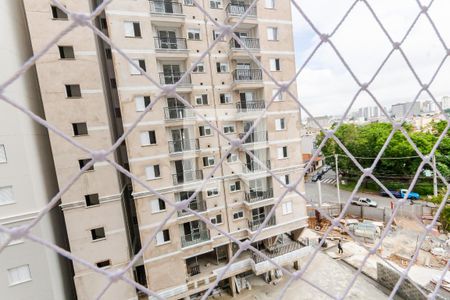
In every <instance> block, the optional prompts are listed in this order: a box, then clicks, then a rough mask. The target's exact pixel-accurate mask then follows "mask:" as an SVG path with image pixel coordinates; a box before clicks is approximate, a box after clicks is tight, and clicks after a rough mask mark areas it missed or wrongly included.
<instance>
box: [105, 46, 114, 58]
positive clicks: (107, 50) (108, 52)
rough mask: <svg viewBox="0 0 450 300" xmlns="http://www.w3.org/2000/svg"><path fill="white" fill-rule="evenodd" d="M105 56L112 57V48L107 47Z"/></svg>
mask: <svg viewBox="0 0 450 300" xmlns="http://www.w3.org/2000/svg"><path fill="white" fill-rule="evenodd" d="M105 56H106V59H112V52H111V49H110V48H106V49H105Z"/></svg>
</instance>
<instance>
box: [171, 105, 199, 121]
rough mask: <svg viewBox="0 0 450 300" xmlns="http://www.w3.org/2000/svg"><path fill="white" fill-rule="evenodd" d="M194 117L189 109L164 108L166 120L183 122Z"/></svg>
mask: <svg viewBox="0 0 450 300" xmlns="http://www.w3.org/2000/svg"><path fill="white" fill-rule="evenodd" d="M194 117H195V114H194V112H193V111H192V110H191V109H190V108H185V107H164V118H165V119H166V120H183V119H188V118H194Z"/></svg>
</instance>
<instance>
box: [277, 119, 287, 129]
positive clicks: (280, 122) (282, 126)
mask: <svg viewBox="0 0 450 300" xmlns="http://www.w3.org/2000/svg"><path fill="white" fill-rule="evenodd" d="M286 127H287V126H286V119H285V118H279V119H275V130H276V131H284V130H286V129H287V128H286Z"/></svg>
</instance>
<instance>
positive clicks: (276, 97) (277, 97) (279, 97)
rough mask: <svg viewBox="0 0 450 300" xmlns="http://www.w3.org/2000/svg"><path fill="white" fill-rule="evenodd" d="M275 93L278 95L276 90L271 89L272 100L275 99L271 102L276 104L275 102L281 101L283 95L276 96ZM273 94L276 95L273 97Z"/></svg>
mask: <svg viewBox="0 0 450 300" xmlns="http://www.w3.org/2000/svg"><path fill="white" fill-rule="evenodd" d="M277 93H278V90H277V89H273V90H272V98H273V97H275V98H274V99H273V101H275V102H277V101H283V94H282V93H279V94H277ZM275 94H277V95H276V96H275Z"/></svg>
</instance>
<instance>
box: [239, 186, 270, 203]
mask: <svg viewBox="0 0 450 300" xmlns="http://www.w3.org/2000/svg"><path fill="white" fill-rule="evenodd" d="M270 198H273V189H272V188H269V189H267V191H250V192H245V201H246V202H249V203H255V202H258V201H262V200H266V199H270Z"/></svg>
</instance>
